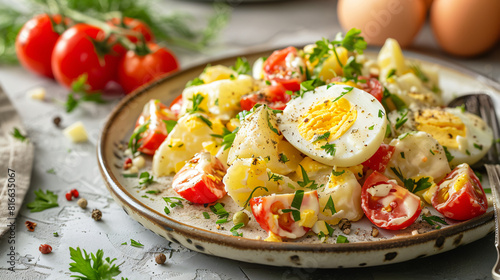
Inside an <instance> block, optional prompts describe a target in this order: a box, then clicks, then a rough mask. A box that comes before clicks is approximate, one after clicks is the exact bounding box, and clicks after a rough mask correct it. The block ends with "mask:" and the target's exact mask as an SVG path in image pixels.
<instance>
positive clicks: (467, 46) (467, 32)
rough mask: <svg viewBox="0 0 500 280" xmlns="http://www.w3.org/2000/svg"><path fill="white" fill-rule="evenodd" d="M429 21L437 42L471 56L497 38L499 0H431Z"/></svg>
mask: <svg viewBox="0 0 500 280" xmlns="http://www.w3.org/2000/svg"><path fill="white" fill-rule="evenodd" d="M430 19H431V25H432V30H433V32H434V36H435V37H436V40H437V42H438V43H439V45H440V46H441V47H442V48H443V50H445V51H446V52H448V53H450V54H453V55H457V56H474V55H478V54H481V53H483V52H485V51H487V50H489V49H490V48H492V47H493V46H494V45H495V43H496V42H498V39H499V38H500V0H474V1H471V0H434V2H433V4H432V6H431V16H430Z"/></svg>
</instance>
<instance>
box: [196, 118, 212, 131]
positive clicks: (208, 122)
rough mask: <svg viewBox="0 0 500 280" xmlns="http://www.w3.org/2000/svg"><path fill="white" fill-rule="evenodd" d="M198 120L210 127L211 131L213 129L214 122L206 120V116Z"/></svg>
mask: <svg viewBox="0 0 500 280" xmlns="http://www.w3.org/2000/svg"><path fill="white" fill-rule="evenodd" d="M198 118H199V119H200V120H201V121H202V122H204V123H205V124H206V125H208V127H210V129H212V122H211V121H210V120H209V119H207V118H205V117H204V116H202V115H199V116H198Z"/></svg>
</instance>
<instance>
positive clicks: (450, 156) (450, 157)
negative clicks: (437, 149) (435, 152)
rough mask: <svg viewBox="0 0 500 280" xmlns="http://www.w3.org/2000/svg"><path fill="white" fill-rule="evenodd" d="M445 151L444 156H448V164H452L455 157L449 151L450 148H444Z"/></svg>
mask: <svg viewBox="0 0 500 280" xmlns="http://www.w3.org/2000/svg"><path fill="white" fill-rule="evenodd" d="M443 149H444V154H445V155H446V159H447V160H448V162H451V161H452V160H453V159H454V158H455V157H454V156H452V155H451V153H450V151H448V148H447V147H446V146H443Z"/></svg>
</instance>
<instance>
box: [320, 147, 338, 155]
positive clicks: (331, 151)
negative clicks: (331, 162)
mask: <svg viewBox="0 0 500 280" xmlns="http://www.w3.org/2000/svg"><path fill="white" fill-rule="evenodd" d="M320 148H321V149H323V150H325V151H326V153H327V154H329V155H331V156H335V152H336V148H335V144H325V145H323V146H321V147H320Z"/></svg>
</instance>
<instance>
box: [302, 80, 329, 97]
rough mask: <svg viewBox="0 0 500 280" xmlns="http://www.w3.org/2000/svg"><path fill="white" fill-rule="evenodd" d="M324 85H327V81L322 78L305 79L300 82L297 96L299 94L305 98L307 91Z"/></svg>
mask: <svg viewBox="0 0 500 280" xmlns="http://www.w3.org/2000/svg"><path fill="white" fill-rule="evenodd" d="M322 85H325V82H323V81H322V80H320V79H312V80H307V81H303V82H302V83H300V89H299V91H298V93H297V95H296V96H295V97H297V96H298V97H300V98H303V97H304V94H305V93H306V92H309V91H313V90H314V89H316V88H317V87H319V86H322Z"/></svg>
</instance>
